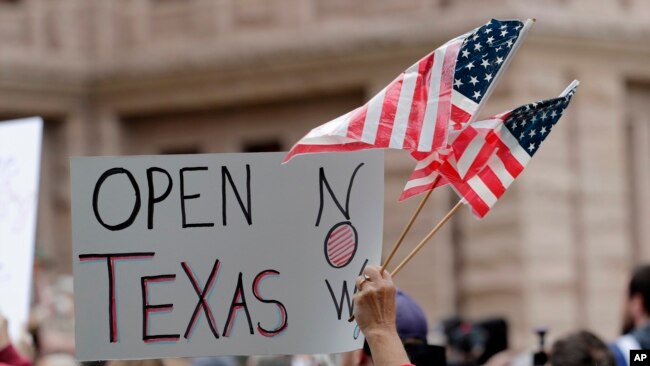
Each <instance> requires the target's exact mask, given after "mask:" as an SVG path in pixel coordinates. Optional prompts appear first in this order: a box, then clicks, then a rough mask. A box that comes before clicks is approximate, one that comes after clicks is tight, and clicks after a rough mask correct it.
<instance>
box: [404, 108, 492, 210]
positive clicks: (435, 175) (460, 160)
mask: <svg viewBox="0 0 650 366" xmlns="http://www.w3.org/2000/svg"><path fill="white" fill-rule="evenodd" d="M490 122H491V124H492V125H496V124H498V123H503V120H501V119H494V120H491V121H490ZM481 123H484V122H481ZM476 127H477V126H476V125H470V126H467V127H465V128H463V129H462V130H460V131H452V132H451V133H450V136H449V138H450V140H452V142H451V144H450V145H449V146H450V149H449V150H448V151H447V152H446V153H445V154H427V155H425V156H423V157H422V159H421V160H419V161H418V163H417V166H416V169H415V170H414V171H413V173H412V174H411V176H410V177H409V180H408V182H407V183H406V186H405V187H404V191H403V192H402V196H401V197H400V201H401V200H404V199H406V198H409V197H411V196H414V195H416V194H419V193H422V192H426V191H429V190H432V189H435V188H437V187H440V186H443V185H445V184H447V183H449V182H450V181H452V180H453V181H455V182H459V181H462V180H463V179H464V178H465V177H467V176H470V175H472V174H475V173H476V172H477V171H478V170H479V169H480V168H482V167H483V166H484V165H485V163H486V162H487V160H488V159H489V158H490V155H491V154H492V153H493V152H494V149H495V145H494V144H490V143H486V142H487V141H488V140H489V139H493V137H491V136H492V134H493V132H492V129H490V128H483V127H488V126H481V127H482V128H476ZM414 155H415V154H414ZM417 158H418V156H416V159H417Z"/></svg>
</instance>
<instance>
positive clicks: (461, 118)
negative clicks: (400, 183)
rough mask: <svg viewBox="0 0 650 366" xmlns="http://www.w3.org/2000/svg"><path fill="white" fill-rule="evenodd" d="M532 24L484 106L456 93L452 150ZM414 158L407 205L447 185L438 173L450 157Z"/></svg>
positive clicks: (453, 97) (529, 22)
mask: <svg viewBox="0 0 650 366" xmlns="http://www.w3.org/2000/svg"><path fill="white" fill-rule="evenodd" d="M532 23H533V21H532V20H527V21H526V22H525V23H524V28H523V29H522V31H521V32H520V33H519V37H518V38H517V41H516V42H515V44H514V46H513V50H512V51H511V52H509V53H508V56H507V57H506V60H505V61H504V65H503V66H502V67H501V69H500V70H499V72H498V73H497V75H496V76H495V78H494V80H493V81H492V83H491V84H490V86H489V88H488V90H487V91H486V93H485V96H484V97H483V98H482V99H481V101H480V103H476V102H475V101H473V100H472V99H470V98H467V97H465V96H464V95H462V94H461V93H459V92H457V91H455V90H452V95H451V114H450V119H449V125H450V127H451V132H449V134H448V141H449V145H448V147H449V148H450V149H451V147H450V146H451V145H453V142H454V138H455V135H457V133H456V134H455V133H454V131H456V132H458V131H462V130H463V129H464V128H466V127H467V126H468V125H470V124H473V123H474V121H475V120H476V117H478V113H479V112H480V111H481V108H482V107H483V105H484V104H485V102H486V101H487V100H488V99H489V96H490V94H491V93H492V91H493V90H494V87H495V86H496V85H497V80H498V79H499V77H500V76H501V75H502V74H503V73H504V72H505V70H506V69H507V68H508V65H509V64H510V61H511V60H512V58H513V57H514V55H515V54H516V52H517V49H518V48H519V46H520V45H521V43H522V42H523V41H524V39H525V38H526V35H527V33H528V31H529V30H530V27H531V26H532ZM440 150H443V149H440ZM411 155H412V156H413V158H415V160H417V164H416V166H415V170H414V171H413V173H412V174H411V176H410V177H409V179H408V181H407V182H406V186H405V187H404V190H403V191H402V195H401V196H400V198H399V200H400V201H403V200H405V199H407V198H410V197H413V196H415V195H418V194H420V193H424V192H427V191H430V190H432V189H435V188H438V187H441V186H443V185H445V184H447V179H446V178H445V177H443V176H441V175H440V174H439V173H438V172H436V169H437V168H438V167H440V166H442V164H443V162H444V160H445V159H446V158H447V156H448V154H440V153H433V154H421V153H418V152H415V153H412V154H411Z"/></svg>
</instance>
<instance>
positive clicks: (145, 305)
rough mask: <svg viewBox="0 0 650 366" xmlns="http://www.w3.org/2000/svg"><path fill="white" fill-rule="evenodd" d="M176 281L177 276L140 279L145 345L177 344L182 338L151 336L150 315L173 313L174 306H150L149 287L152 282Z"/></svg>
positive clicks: (162, 335) (172, 335)
mask: <svg viewBox="0 0 650 366" xmlns="http://www.w3.org/2000/svg"><path fill="white" fill-rule="evenodd" d="M175 279H176V275H175V274H165V275H158V276H145V277H141V278H140V284H141V286H142V340H143V341H145V343H153V342H175V341H178V339H179V338H180V337H181V336H180V334H157V335H150V334H149V314H150V313H156V312H163V311H173V310H174V304H159V305H150V304H149V297H148V296H147V294H148V292H147V286H148V284H149V283H150V282H169V281H174V280H175Z"/></svg>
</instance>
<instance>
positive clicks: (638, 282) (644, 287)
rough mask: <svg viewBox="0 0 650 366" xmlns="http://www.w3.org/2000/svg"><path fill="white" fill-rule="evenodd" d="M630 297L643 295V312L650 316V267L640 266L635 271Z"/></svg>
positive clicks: (629, 290)
mask: <svg viewBox="0 0 650 366" xmlns="http://www.w3.org/2000/svg"><path fill="white" fill-rule="evenodd" d="M628 295H629V296H630V297H632V296H634V295H641V298H642V299H643V310H645V312H646V314H650V265H644V266H639V267H637V268H636V269H635V270H634V272H633V273H632V279H631V280H630V288H629V289H628Z"/></svg>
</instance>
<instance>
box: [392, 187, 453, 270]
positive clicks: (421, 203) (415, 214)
mask: <svg viewBox="0 0 650 366" xmlns="http://www.w3.org/2000/svg"><path fill="white" fill-rule="evenodd" d="M438 180H440V176H438V177H437V178H436V180H435V181H434V183H433V186H434V187H435V185H436V184H438ZM431 192H433V189H431V190H430V191H429V192H427V194H426V196H424V197H423V198H422V200H421V201H420V204H419V205H418V207H417V208H416V209H415V211H414V212H413V215H411V219H410V220H409V222H408V223H407V224H406V226H405V227H404V230H402V234H400V236H399V239H397V241H396V242H395V244H394V245H393V249H391V251H390V254H388V258H386V261H385V262H384V264H382V265H381V271H380V272H381V273H384V271H385V270H386V267H388V264H389V263H390V261H391V260H392V259H393V257H394V256H395V253H397V249H399V247H400V245H402V242H403V241H404V237H406V234H407V233H408V232H409V230H411V227H412V226H413V223H414V222H415V219H416V218H417V217H418V215H419V214H420V211H422V208H423V207H424V204H425V203H427V200H428V199H429V197H430V196H431Z"/></svg>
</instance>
